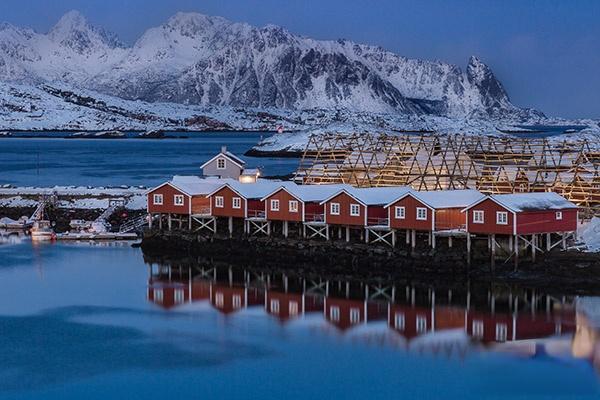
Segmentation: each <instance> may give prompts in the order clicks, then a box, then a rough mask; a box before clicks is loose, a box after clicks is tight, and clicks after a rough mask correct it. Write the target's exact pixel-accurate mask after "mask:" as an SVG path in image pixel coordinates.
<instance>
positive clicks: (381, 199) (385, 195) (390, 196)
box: [350, 186, 410, 206]
mask: <svg viewBox="0 0 600 400" xmlns="http://www.w3.org/2000/svg"><path fill="white" fill-rule="evenodd" d="M409 191H410V187H408V186H393V187H370V188H351V189H350V193H351V194H352V195H353V196H354V197H356V198H357V199H359V200H360V201H362V202H363V203H364V204H365V205H367V206H374V205H385V204H388V203H389V202H390V201H392V200H394V199H395V198H398V197H399V196H402V195H403V194H404V193H408V192H409Z"/></svg>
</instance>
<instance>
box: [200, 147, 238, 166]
mask: <svg viewBox="0 0 600 400" xmlns="http://www.w3.org/2000/svg"><path fill="white" fill-rule="evenodd" d="M220 156H225V157H226V158H228V159H229V160H230V161H231V162H233V163H234V164H235V165H237V166H238V167H240V168H244V165H246V161H244V160H242V159H241V158H239V157H238V156H236V155H235V154H233V153H231V152H229V151H226V152H225V153H223V152H221V153H219V154H217V155H215V156H214V157H213V158H211V159H210V160H208V161H207V162H205V163H204V164H202V165H201V166H200V168H201V169H202V168H204V167H205V166H207V165H208V164H210V163H211V162H213V161H214V160H216V159H217V158H219V157H220Z"/></svg>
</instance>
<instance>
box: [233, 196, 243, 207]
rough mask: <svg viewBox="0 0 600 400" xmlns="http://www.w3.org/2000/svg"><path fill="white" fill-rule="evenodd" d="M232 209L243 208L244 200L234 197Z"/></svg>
mask: <svg viewBox="0 0 600 400" xmlns="http://www.w3.org/2000/svg"><path fill="white" fill-rule="evenodd" d="M231 207H232V208H236V209H240V208H242V199H241V198H239V197H233V198H232V199H231Z"/></svg>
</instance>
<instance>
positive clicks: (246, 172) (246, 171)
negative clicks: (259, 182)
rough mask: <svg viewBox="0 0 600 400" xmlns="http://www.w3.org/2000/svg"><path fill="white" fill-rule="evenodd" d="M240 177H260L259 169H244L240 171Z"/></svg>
mask: <svg viewBox="0 0 600 400" xmlns="http://www.w3.org/2000/svg"><path fill="white" fill-rule="evenodd" d="M242 175H248V176H258V175H260V169H259V168H244V170H243V171H242Z"/></svg>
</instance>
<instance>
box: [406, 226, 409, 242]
mask: <svg viewBox="0 0 600 400" xmlns="http://www.w3.org/2000/svg"><path fill="white" fill-rule="evenodd" d="M406 244H410V230H409V229H407V230H406Z"/></svg>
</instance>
